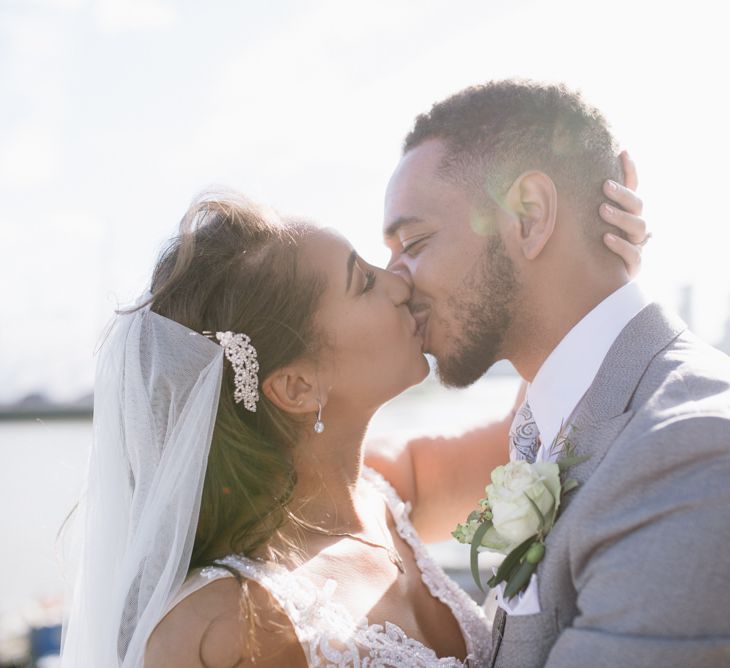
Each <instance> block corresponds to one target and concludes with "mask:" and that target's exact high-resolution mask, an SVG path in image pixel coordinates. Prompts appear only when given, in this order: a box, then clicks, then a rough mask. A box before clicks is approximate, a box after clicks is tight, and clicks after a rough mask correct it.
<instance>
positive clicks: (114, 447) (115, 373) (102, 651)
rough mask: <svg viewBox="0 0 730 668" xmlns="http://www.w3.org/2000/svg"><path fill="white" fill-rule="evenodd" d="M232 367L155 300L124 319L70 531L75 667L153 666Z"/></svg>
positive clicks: (70, 645) (98, 396)
mask: <svg viewBox="0 0 730 668" xmlns="http://www.w3.org/2000/svg"><path fill="white" fill-rule="evenodd" d="M148 298H149V294H147V295H145V296H144V297H143V298H142V300H141V301H140V302H138V303H144V301H146V300H147V299H148ZM222 373H223V349H222V348H221V346H219V345H218V344H217V343H214V342H213V341H211V340H209V339H208V338H206V337H205V336H202V335H201V334H199V333H197V332H193V331H192V330H190V329H188V328H187V327H184V326H183V325H180V324H179V323H177V322H175V321H173V320H170V319H168V318H165V317H163V316H161V315H158V314H156V313H154V312H152V311H150V310H149V307H145V308H142V309H141V310H138V311H134V312H132V313H127V314H122V315H119V316H118V317H117V318H116V319H115V320H114V322H113V325H112V327H111V330H110V333H109V335H108V337H107V339H106V341H105V342H104V344H103V345H102V348H101V351H100V353H99V357H98V362H97V369H96V380H95V387H94V427H93V444H92V449H91V454H90V457H89V462H88V472H87V480H86V485H85V489H84V493H83V495H82V498H81V501H80V502H79V506H78V508H77V511H76V513H75V516H74V518H73V522H72V525H71V527H70V533H69V537H70V539H71V545H70V552H71V554H70V555H68V556H70V561H71V562H73V563H74V564H75V566H76V568H75V572H74V573H73V574H72V576H71V580H72V583H73V593H72V601H71V607H70V613H69V616H68V619H67V620H66V623H65V624H64V632H63V643H62V662H61V665H62V666H63V667H64V668H102V667H103V668H112V667H122V668H132V667H134V668H139V667H141V666H142V665H143V660H144V650H145V645H146V642H147V639H148V637H149V635H150V633H151V632H152V630H153V629H154V627H155V626H156V624H157V623H158V621H159V620H160V618H161V616H162V615H163V613H164V611H165V608H166V605H167V603H168V602H169V600H170V598H171V597H172V596H173V595H174V594H175V593H176V591H177V589H178V588H179V587H180V585H181V584H182V582H183V580H184V579H185V576H186V573H187V570H188V565H189V563H190V556H191V553H192V547H193V541H194V538H195V530H196V526H197V523H198V514H199V510H200V499H201V494H202V488H203V480H204V476H205V470H206V463H207V459H208V452H209V449H210V443H211V439H212V435H213V427H214V424H215V417H216V413H217V408H218V399H219V396H220V387H221V379H222Z"/></svg>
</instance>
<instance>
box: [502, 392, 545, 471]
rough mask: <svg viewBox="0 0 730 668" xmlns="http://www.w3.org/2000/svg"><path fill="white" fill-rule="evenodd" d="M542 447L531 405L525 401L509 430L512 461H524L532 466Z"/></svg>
mask: <svg viewBox="0 0 730 668" xmlns="http://www.w3.org/2000/svg"><path fill="white" fill-rule="evenodd" d="M539 447H540V432H539V431H538V430H537V424H536V422H535V418H533V417H532V410H531V409H530V404H528V403H527V399H525V401H524V403H523V404H522V406H520V409H519V410H518V411H517V413H516V415H515V418H514V420H512V426H511V427H510V430H509V458H510V461H513V462H514V461H519V460H521V459H524V460H525V461H527V462H529V463H530V464H532V463H533V462H534V461H535V457H537V450H538V448H539Z"/></svg>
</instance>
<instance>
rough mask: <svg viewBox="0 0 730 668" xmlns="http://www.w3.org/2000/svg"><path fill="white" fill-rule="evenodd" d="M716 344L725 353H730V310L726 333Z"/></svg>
mask: <svg viewBox="0 0 730 668" xmlns="http://www.w3.org/2000/svg"><path fill="white" fill-rule="evenodd" d="M716 346H717V347H718V348H719V349H720V350H722V351H723V352H724V353H727V354H728V355H730V310H729V311H728V316H727V321H726V322H725V333H724V334H723V336H722V338H721V339H720V340H719V341H718V342H717V344H716Z"/></svg>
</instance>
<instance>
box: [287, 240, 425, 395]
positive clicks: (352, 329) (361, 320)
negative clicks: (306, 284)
mask: <svg viewBox="0 0 730 668" xmlns="http://www.w3.org/2000/svg"><path fill="white" fill-rule="evenodd" d="M301 257H302V259H303V260H304V261H305V262H306V263H307V264H309V265H310V266H312V267H314V268H316V270H317V271H322V272H323V273H324V274H325V277H326V280H327V288H326V290H325V292H324V294H323V296H322V299H321V302H320V306H319V309H318V311H317V314H316V317H315V322H316V324H317V327H318V329H319V331H320V332H321V333H322V334H323V338H324V346H323V349H322V352H321V355H320V358H319V363H320V365H321V367H322V372H323V378H322V380H323V381H325V382H326V383H327V391H328V396H329V399H330V401H332V400H333V399H336V398H337V399H339V400H341V401H344V402H346V403H348V404H350V403H352V404H353V405H355V406H359V407H362V408H368V409H370V408H377V406H379V405H381V404H382V403H383V402H385V401H387V400H388V399H390V398H392V397H394V396H396V395H398V394H400V393H401V392H402V391H403V390H405V389H406V388H407V387H410V386H411V385H414V384H416V383H419V382H420V381H422V380H423V379H424V378H425V377H426V376H427V375H428V371H429V367H428V362H427V361H426V358H425V357H424V355H423V351H422V347H423V340H422V339H421V337H420V336H419V334H418V327H417V325H416V321H415V320H414V318H413V316H412V315H411V313H410V311H409V310H408V301H409V299H410V296H411V292H410V288H409V287H408V285H407V283H406V282H405V281H404V280H403V279H402V278H400V277H399V276H397V275H395V274H393V273H391V272H388V271H386V270H384V269H380V268H378V267H374V266H373V265H371V264H368V263H367V262H365V260H363V259H362V258H361V257H360V256H359V255H358V254H357V253H356V252H355V251H354V250H353V248H352V246H351V245H350V244H349V243H348V242H347V241H346V240H345V239H344V238H343V237H341V236H340V235H339V234H337V233H336V232H334V231H332V230H317V231H316V232H314V233H313V234H312V235H311V236H310V237H309V238H308V239H307V241H306V242H305V244H304V248H303V249H302V255H301Z"/></svg>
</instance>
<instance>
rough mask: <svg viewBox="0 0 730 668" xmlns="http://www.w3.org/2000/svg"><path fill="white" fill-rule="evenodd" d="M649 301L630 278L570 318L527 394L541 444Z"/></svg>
mask: <svg viewBox="0 0 730 668" xmlns="http://www.w3.org/2000/svg"><path fill="white" fill-rule="evenodd" d="M648 304H649V300H648V299H647V297H646V295H645V294H644V292H643V291H642V289H641V288H640V287H639V286H638V285H637V284H636V283H628V284H626V285H624V286H622V287H620V288H619V289H618V290H616V291H615V292H614V293H612V294H611V295H609V296H608V297H606V299H604V300H603V301H602V302H601V303H600V304H598V306H596V307H595V308H594V309H593V310H592V311H590V312H589V313H588V314H587V315H586V316H585V317H584V318H583V319H582V320H581V321H580V322H578V324H576V325H575V326H574V327H573V328H572V329H571V330H570V331H569V332H568V333H567V334H566V335H565V337H564V338H563V340H562V341H561V342H560V343H559V344H558V345H557V346H556V347H555V349H554V350H553V351H552V352H551V353H550V355H549V356H548V357H547V359H546V360H545V361H544V362H543V364H542V366H541V367H540V369H539V371H538V372H537V375H536V376H535V378H534V380H533V381H532V383H531V384H530V386H529V387H528V388H527V399H528V401H529V404H530V408H531V409H532V415H533V417H534V419H535V422H536V423H537V428H538V430H539V432H540V440H541V441H542V443H543V445H545V446H549V445H550V444H551V443H552V442H553V440H554V439H555V437H556V436H557V435H558V433H559V432H560V427H561V424H563V423H566V424H567V422H568V420H569V418H570V416H571V414H572V412H573V410H574V409H575V407H576V406H577V405H578V402H579V401H580V400H581V399H582V397H583V395H584V394H585V393H586V391H587V390H588V388H589V387H590V386H591V384H592V383H593V380H594V379H595V377H596V374H597V373H598V370H599V369H600V367H601V364H602V363H603V360H604V358H605V357H606V355H607V353H608V351H609V349H610V348H611V346H612V345H613V342H614V341H615V340H616V338H617V337H618V335H619V334H620V333H621V330H623V329H624V327H626V325H628V324H629V322H630V321H631V320H632V319H633V318H634V316H636V315H637V314H638V313H639V311H641V310H642V309H643V308H644V307H645V306H647V305H648Z"/></svg>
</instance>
